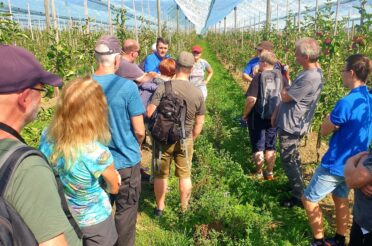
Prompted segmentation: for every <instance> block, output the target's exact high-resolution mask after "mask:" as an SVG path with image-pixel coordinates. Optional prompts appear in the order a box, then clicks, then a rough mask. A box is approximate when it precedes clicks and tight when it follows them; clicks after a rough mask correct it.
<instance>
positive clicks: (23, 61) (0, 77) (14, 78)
mask: <svg viewBox="0 0 372 246" xmlns="http://www.w3.org/2000/svg"><path fill="white" fill-rule="evenodd" d="M0 57H1V58H0V71H1V72H0V93H4V94H5V93H14V92H18V91H22V90H24V89H27V88H32V87H34V86H35V85H37V84H39V83H41V84H44V85H45V84H46V85H52V86H60V85H62V80H61V79H60V78H59V77H58V76H56V75H54V74H52V73H49V72H47V71H45V70H44V69H43V68H42V67H41V65H40V63H39V62H38V61H37V59H36V57H35V56H34V55H33V54H31V53H30V52H28V51H27V50H25V49H24V48H21V47H16V46H11V45H0Z"/></svg>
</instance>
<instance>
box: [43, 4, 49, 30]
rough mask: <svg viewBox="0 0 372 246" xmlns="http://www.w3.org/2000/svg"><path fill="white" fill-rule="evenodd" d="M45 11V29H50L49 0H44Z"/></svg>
mask: <svg viewBox="0 0 372 246" xmlns="http://www.w3.org/2000/svg"><path fill="white" fill-rule="evenodd" d="M44 12H45V29H46V30H47V31H49V29H50V14H49V0H44Z"/></svg>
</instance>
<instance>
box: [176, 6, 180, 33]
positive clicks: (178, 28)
mask: <svg viewBox="0 0 372 246" xmlns="http://www.w3.org/2000/svg"><path fill="white" fill-rule="evenodd" d="M179 20H180V6H178V4H177V33H178V32H179V30H180V23H179Z"/></svg>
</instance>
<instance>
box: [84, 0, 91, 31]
mask: <svg viewBox="0 0 372 246" xmlns="http://www.w3.org/2000/svg"><path fill="white" fill-rule="evenodd" d="M84 15H85V25H86V28H87V34H89V33H90V27H89V13H88V0H84Z"/></svg>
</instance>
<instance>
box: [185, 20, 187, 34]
mask: <svg viewBox="0 0 372 246" xmlns="http://www.w3.org/2000/svg"><path fill="white" fill-rule="evenodd" d="M185 33H187V17H186V16H185Z"/></svg>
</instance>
